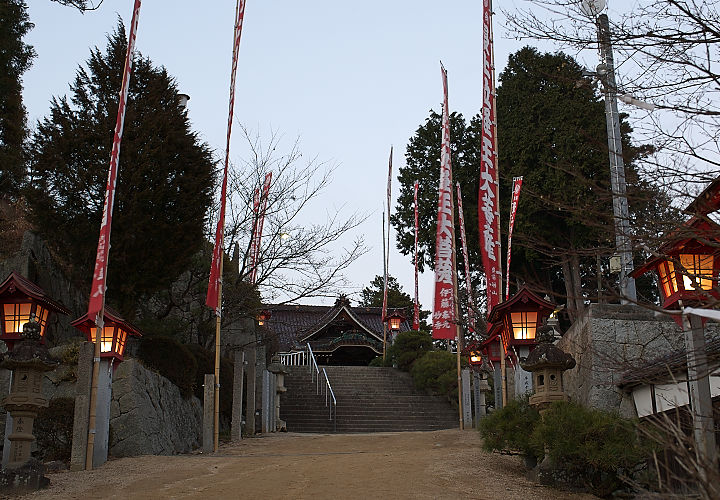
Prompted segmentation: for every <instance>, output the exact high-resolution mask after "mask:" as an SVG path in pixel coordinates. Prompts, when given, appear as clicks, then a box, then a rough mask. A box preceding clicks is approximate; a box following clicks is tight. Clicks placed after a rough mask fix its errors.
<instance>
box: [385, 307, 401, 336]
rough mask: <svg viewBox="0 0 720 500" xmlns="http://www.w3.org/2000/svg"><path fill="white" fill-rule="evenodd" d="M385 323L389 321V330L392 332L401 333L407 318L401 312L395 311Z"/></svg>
mask: <svg viewBox="0 0 720 500" xmlns="http://www.w3.org/2000/svg"><path fill="white" fill-rule="evenodd" d="M385 321H387V323H388V328H389V329H390V331H391V332H399V331H400V325H401V324H402V322H403V321H405V316H404V315H403V314H401V313H400V312H399V311H397V310H395V311H393V312H392V313H391V314H389V315H388V316H387V317H386V318H385Z"/></svg>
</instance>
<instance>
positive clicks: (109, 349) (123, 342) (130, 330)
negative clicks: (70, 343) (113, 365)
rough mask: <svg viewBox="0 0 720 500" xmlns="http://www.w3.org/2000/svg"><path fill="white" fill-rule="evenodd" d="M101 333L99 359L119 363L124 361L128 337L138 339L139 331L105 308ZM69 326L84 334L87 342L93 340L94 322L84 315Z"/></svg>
mask: <svg viewBox="0 0 720 500" xmlns="http://www.w3.org/2000/svg"><path fill="white" fill-rule="evenodd" d="M103 317H104V321H103V331H102V335H101V337H100V358H102V359H110V360H115V361H117V362H120V361H122V360H123V359H124V355H125V347H127V338H128V335H133V336H137V337H140V336H142V334H141V333H140V330H138V329H137V328H135V327H134V326H133V325H131V324H130V323H128V322H127V321H125V320H124V319H123V318H121V317H120V315H119V314H118V313H116V312H115V311H113V310H112V309H110V308H109V307H107V306H106V307H105V314H104V316H103ZM70 325H72V326H74V327H75V328H77V329H78V330H80V331H81V332H83V333H84V334H85V336H86V337H87V339H88V341H89V342H92V341H93V340H94V333H95V320H94V319H90V317H89V316H88V315H87V314H85V315H84V316H82V317H80V318H78V319H76V320H75V321H73V322H72V323H70Z"/></svg>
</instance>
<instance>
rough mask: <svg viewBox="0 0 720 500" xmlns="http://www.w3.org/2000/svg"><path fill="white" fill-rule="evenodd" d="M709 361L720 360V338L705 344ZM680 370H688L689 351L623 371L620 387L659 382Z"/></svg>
mask: <svg viewBox="0 0 720 500" xmlns="http://www.w3.org/2000/svg"><path fill="white" fill-rule="evenodd" d="M705 352H706V354H707V359H708V362H710V363H712V364H716V363H717V362H718V361H719V360H720V339H714V340H710V341H708V342H707V343H706V344H705ZM678 370H687V351H685V350H684V349H683V350H680V351H675V352H671V353H669V354H666V355H664V356H660V357H659V358H656V359H653V360H652V361H649V362H648V363H645V364H644V365H642V366H639V367H637V368H632V369H630V370H628V371H626V372H625V373H623V376H622V378H621V379H620V382H619V383H618V387H620V388H623V389H630V388H631V387H634V386H637V385H642V384H649V383H652V382H657V381H659V380H662V379H666V378H668V377H669V376H670V374H671V373H673V372H676V371H678Z"/></svg>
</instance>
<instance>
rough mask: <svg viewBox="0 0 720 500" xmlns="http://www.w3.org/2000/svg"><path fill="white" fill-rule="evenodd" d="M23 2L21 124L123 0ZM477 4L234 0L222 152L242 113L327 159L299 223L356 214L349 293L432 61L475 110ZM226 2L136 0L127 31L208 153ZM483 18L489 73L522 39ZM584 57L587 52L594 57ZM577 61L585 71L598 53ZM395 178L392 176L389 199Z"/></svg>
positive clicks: (421, 114)
mask: <svg viewBox="0 0 720 500" xmlns="http://www.w3.org/2000/svg"><path fill="white" fill-rule="evenodd" d="M97 1H98V0H94V3H95V4H96V3H97ZM29 3H30V5H29V14H30V19H31V21H32V22H33V23H34V24H35V28H34V29H33V30H32V31H31V32H30V34H29V35H28V36H27V37H26V42H27V43H29V44H31V45H33V46H34V48H35V50H36V51H37V58H36V59H35V61H34V63H33V66H32V68H31V69H30V70H29V71H28V72H27V73H26V74H25V75H24V78H23V81H24V87H25V91H24V99H25V105H26V107H27V109H28V114H29V123H30V124H31V125H32V126H34V124H35V122H36V121H37V120H38V119H40V118H42V117H43V116H45V115H46V114H47V112H48V109H49V102H50V100H51V98H52V96H62V95H65V94H67V93H68V91H69V88H68V83H69V82H71V81H72V79H73V77H74V74H75V72H76V70H77V68H78V65H79V64H84V62H85V61H86V59H87V58H88V56H89V53H90V48H91V47H95V46H98V47H100V48H101V49H104V47H105V44H106V35H107V34H108V33H109V32H111V31H112V30H113V29H114V28H115V26H116V24H117V18H118V16H119V17H121V18H122V19H123V21H124V22H125V25H126V26H129V24H130V16H131V13H132V12H131V11H132V4H133V2H132V0H122V1H120V0H105V1H104V2H103V3H102V5H101V6H100V8H99V9H98V10H96V11H90V12H86V13H84V14H83V13H81V12H79V11H78V10H76V9H73V8H70V7H63V6H60V5H59V4H57V3H54V2H51V1H50V0H32V2H29ZM515 3H517V4H519V6H522V7H527V5H528V4H527V2H522V1H518V2H508V1H505V2H502V8H503V9H506V10H507V9H512V8H513V6H514V4H515ZM360 7H362V8H360ZM481 9H482V2H481V1H480V0H475V1H469V0H458V1H453V2H444V3H438V2H431V1H429V0H413V1H410V0H394V1H392V2H388V1H378V0H370V1H367V2H363V3H361V4H359V3H357V2H355V3H353V2H337V1H328V0H322V1H315V2H291V1H289V0H274V1H271V2H269V1H255V0H248V1H247V6H246V11H245V23H244V28H243V33H242V41H241V44H240V58H239V64H238V75H237V91H236V92H237V94H236V96H237V97H236V105H235V116H236V122H235V123H236V126H235V128H234V132H233V134H234V135H233V141H232V146H231V160H232V161H234V162H236V163H240V161H239V160H240V159H241V158H242V157H243V155H244V154H246V152H247V148H246V147H245V144H244V143H243V140H242V138H241V136H240V134H239V133H238V132H239V128H238V127H237V124H238V123H241V124H243V125H245V126H246V127H248V128H250V129H251V130H252V131H254V132H259V133H260V134H261V136H263V137H268V136H269V134H270V132H271V131H277V132H278V133H280V134H282V135H283V137H284V139H283V141H282V143H281V146H280V147H279V148H278V149H280V150H282V149H283V148H285V149H287V148H289V147H290V146H291V145H292V142H293V141H294V140H295V139H296V138H297V137H299V138H300V141H301V151H302V152H303V157H313V156H317V157H318V159H319V160H321V161H328V162H329V163H331V164H336V165H337V169H336V171H335V174H334V180H333V183H332V185H331V188H330V189H328V190H327V191H326V192H324V194H323V195H322V199H319V200H317V201H318V202H317V203H315V204H314V205H313V206H312V207H311V209H310V210H309V211H308V212H307V213H306V214H305V217H306V218H307V223H308V224H310V223H320V222H322V221H323V220H324V219H325V212H326V211H328V212H333V213H334V212H335V211H337V210H341V211H342V213H345V214H346V215H350V214H351V213H352V212H355V211H358V212H363V213H368V214H369V218H368V220H367V221H366V222H365V223H364V224H363V225H362V226H361V227H360V228H358V230H357V231H355V233H354V234H352V235H348V236H349V237H348V238H347V241H346V244H349V243H350V241H351V240H352V238H353V237H354V236H356V235H358V234H363V235H365V239H366V244H367V245H368V246H369V247H370V252H368V253H367V254H366V255H364V256H363V257H362V258H360V259H359V260H358V261H356V262H355V263H354V264H353V266H352V267H351V268H350V270H349V272H348V273H347V277H348V279H349V281H350V282H351V283H352V284H353V285H354V288H353V289H350V290H348V292H350V293H352V294H353V295H352V298H353V299H358V298H359V294H357V292H359V290H360V289H361V288H362V287H363V286H365V285H367V284H368V283H369V282H370V280H371V279H372V278H373V277H374V276H375V275H377V274H382V243H381V234H382V233H381V221H382V207H383V203H384V195H385V185H386V180H387V161H388V154H389V150H390V146H391V145H393V146H394V148H395V155H394V169H395V174H397V171H398V169H399V168H400V167H401V166H403V165H404V154H405V147H406V144H407V141H408V139H409V138H410V137H411V136H412V135H413V134H414V132H415V130H416V129H417V128H418V126H420V125H421V124H422V123H423V122H424V120H425V118H426V117H427V116H428V112H429V110H430V109H434V110H435V111H439V110H440V103H441V100H442V84H441V79H440V60H442V62H443V64H444V65H445V67H446V68H447V70H448V79H449V102H450V109H451V111H458V112H461V113H463V114H464V115H465V116H466V117H470V116H472V115H474V114H476V113H477V112H478V111H479V110H480V106H481V96H482V80H481V70H482V59H481V48H482V17H481ZM234 12H235V2H234V0H214V1H212V2H192V1H188V0H176V1H173V2H167V1H163V2H158V1H152V0H146V1H144V2H143V4H142V8H141V11H140V21H139V28H138V35H137V45H136V49H137V50H138V51H140V52H141V53H142V54H143V55H144V56H147V57H149V58H150V59H151V60H152V61H153V62H154V63H155V64H157V65H164V66H165V67H166V68H167V69H168V71H169V73H170V74H171V75H172V76H173V77H175V79H176V80H177V83H178V88H179V89H180V91H181V92H184V93H187V94H189V95H190V97H191V100H190V102H189V105H188V113H189V117H190V120H191V123H192V127H193V129H194V130H195V131H196V132H198V133H199V135H200V136H201V137H202V138H203V140H205V141H207V143H208V144H209V145H210V146H211V147H212V148H213V149H214V150H215V151H216V153H217V155H218V157H220V156H222V154H223V151H224V147H225V134H226V122H227V108H228V89H229V73H230V62H231V61H230V59H231V50H232V46H231V44H232V30H233V16H234ZM494 23H495V38H496V48H495V59H496V62H497V66H498V69H497V72H498V73H499V72H500V71H501V69H502V67H503V66H504V64H505V62H506V61H507V57H508V54H509V53H511V52H514V51H516V50H518V49H520V48H521V47H522V46H523V45H524V44H525V43H524V42H522V41H517V40H508V39H506V38H505V29H504V28H503V18H502V15H501V13H500V12H498V15H496V16H495V20H494ZM546 49H548V50H552V48H550V47H546ZM585 56H586V57H589V58H590V59H592V58H593V57H594V54H589V55H585ZM588 64H589V65H591V66H592V67H594V65H595V64H597V62H596V61H595V60H590V61H589V62H588ZM281 152H282V151H281ZM120 169H122V155H121V157H120ZM121 175H122V174H121ZM398 188H399V186H398V183H397V180H394V185H393V200H394V199H395V198H396V197H397V193H398ZM506 202H507V203H509V200H501V203H506ZM393 205H394V201H393ZM501 224H502V225H503V226H505V225H506V224H507V221H501ZM469 244H470V245H474V244H477V242H469ZM392 246H393V248H394V242H393V245H392ZM110 265H112V253H111V255H110ZM390 273H391V274H392V275H394V276H396V277H397V278H398V279H399V280H400V283H401V284H402V286H403V288H404V290H405V291H406V292H408V293H410V294H411V295H412V290H413V267H412V260H411V258H410V257H405V256H402V255H400V254H399V253H398V252H397V251H393V253H392V254H391V256H390ZM108 286H110V287H111V286H112V284H111V283H108ZM432 293H433V279H432V275H431V273H429V272H426V273H425V275H424V276H422V277H421V280H420V302H421V304H422V305H423V306H424V308H425V309H431V308H432V303H431V297H432Z"/></svg>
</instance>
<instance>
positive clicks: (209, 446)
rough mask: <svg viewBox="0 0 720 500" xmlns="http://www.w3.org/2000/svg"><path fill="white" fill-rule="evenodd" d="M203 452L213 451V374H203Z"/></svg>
mask: <svg viewBox="0 0 720 500" xmlns="http://www.w3.org/2000/svg"><path fill="white" fill-rule="evenodd" d="M203 387H204V391H203V427H202V429H203V433H202V436H203V453H212V452H213V451H215V435H214V432H213V430H214V427H215V425H214V424H215V375H214V374H212V373H206V374H205V384H204V385H203Z"/></svg>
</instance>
